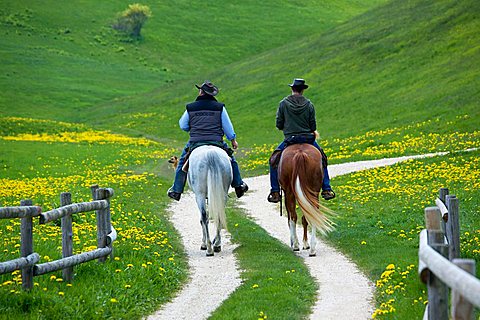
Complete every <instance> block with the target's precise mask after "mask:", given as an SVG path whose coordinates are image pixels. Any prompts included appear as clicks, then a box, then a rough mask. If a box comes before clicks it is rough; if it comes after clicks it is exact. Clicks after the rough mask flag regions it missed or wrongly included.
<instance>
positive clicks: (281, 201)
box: [280, 188, 283, 217]
mask: <svg viewBox="0 0 480 320" xmlns="http://www.w3.org/2000/svg"><path fill="white" fill-rule="evenodd" d="M282 191H283V189H282V188H280V217H281V216H282V215H283V192H282Z"/></svg>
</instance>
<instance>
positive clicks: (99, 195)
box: [94, 188, 111, 262]
mask: <svg viewBox="0 0 480 320" xmlns="http://www.w3.org/2000/svg"><path fill="white" fill-rule="evenodd" d="M108 196H109V192H108V190H107V189H105V188H97V189H96V190H95V197H94V200H105V199H106V200H107V201H108V198H109V197H108ZM95 212H96V217H97V248H106V247H107V235H108V234H109V233H110V231H111V226H110V224H109V222H110V221H108V220H109V216H110V206H108V207H107V208H105V209H100V210H96V211H95ZM106 260H107V257H106V256H105V257H100V258H98V262H105V261H106Z"/></svg>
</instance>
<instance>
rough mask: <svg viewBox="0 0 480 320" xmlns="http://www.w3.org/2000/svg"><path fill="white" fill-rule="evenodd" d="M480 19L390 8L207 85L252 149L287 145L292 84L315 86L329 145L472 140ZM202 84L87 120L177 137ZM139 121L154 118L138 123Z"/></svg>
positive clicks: (454, 10)
mask: <svg viewBox="0 0 480 320" xmlns="http://www.w3.org/2000/svg"><path fill="white" fill-rule="evenodd" d="M479 15H480V3H479V2H478V1H471V0H465V1H455V2H452V1H408V2H406V1H393V2H390V3H389V4H387V5H384V6H381V7H378V8H376V9H373V10H371V11H368V12H367V13H365V14H363V15H361V16H359V17H356V18H354V19H352V20H350V21H348V22H347V23H344V24H342V25H340V26H338V27H336V28H334V29H330V30H327V31H325V32H324V33H322V34H321V35H305V37H302V38H301V39H299V40H297V41H294V42H289V43H286V44H284V45H283V46H282V47H279V48H276V49H274V50H271V51H268V52H265V53H261V54H259V55H256V56H254V57H252V58H249V59H246V60H243V61H240V62H236V63H232V64H229V65H227V66H224V67H223V68H220V69H219V70H217V71H212V72H210V73H208V74H206V75H205V78H209V79H211V80H213V81H215V82H216V83H218V84H219V86H220V88H221V90H222V92H221V95H220V96H219V98H220V99H222V100H223V101H224V102H226V103H227V106H228V108H229V113H230V114H231V117H232V118H233V121H234V124H235V125H236V130H237V131H238V134H239V137H240V138H239V140H240V142H241V143H242V142H243V144H244V145H247V146H251V145H253V144H262V143H275V142H277V141H279V139H281V138H280V136H281V135H280V134H279V133H278V132H277V131H276V130H275V129H274V117H275V110H276V107H277V105H278V101H279V100H280V99H281V98H282V97H283V96H285V95H286V94H288V87H287V86H286V84H288V83H290V81H291V79H292V78H293V77H295V76H300V77H304V78H306V79H307V82H308V83H310V85H311V88H310V89H308V90H307V92H306V95H307V96H308V97H309V98H311V99H312V101H313V102H314V103H315V105H316V106H317V110H318V111H317V118H318V123H319V128H320V133H321V135H322V137H323V138H326V139H330V140H331V139H333V138H346V137H349V136H356V135H360V134H364V133H365V132H368V131H371V130H382V129H386V128H398V127H405V126H408V125H411V124H412V123H421V122H424V121H428V120H435V119H440V120H441V121H440V123H439V124H438V125H435V126H426V127H425V126H423V127H422V128H421V129H417V130H416V132H413V134H420V133H422V132H425V133H430V132H437V133H444V132H455V131H457V130H458V131H460V132H472V131H474V130H475V129H477V128H478V123H479V117H480V108H479V101H480V90H479V88H480V77H479V76H478V75H479V74H480V69H479V68H480V63H479V62H480V50H479V49H480V46H479V43H480V33H479V30H480V19H478V17H479ZM202 79H203V78H202V76H197V77H196V78H192V79H191V80H190V81H188V80H185V81H181V82H179V83H176V84H174V85H171V86H168V87H165V88H161V89H158V90H155V91H152V92H151V93H150V94H148V95H141V96H137V97H133V98H128V99H125V100H122V101H117V102H111V103H106V104H104V105H103V106H102V107H101V108H100V110H101V113H100V114H102V113H103V114H105V116H106V117H105V119H100V120H99V119H98V118H97V117H95V118H96V119H93V118H90V119H91V121H97V122H98V124H100V125H102V126H105V127H110V128H114V127H115V128H121V130H125V131H126V132H128V130H135V131H136V132H141V133H146V134H149V135H153V136H157V137H162V138H163V137H174V136H175V135H177V133H178V129H177V128H176V123H177V119H178V117H179V116H180V115H181V113H182V112H183V105H184V103H185V102H188V101H189V100H192V99H193V97H194V95H195V92H194V90H193V89H192V87H193V83H194V82H195V81H197V82H198V81H201V80H202ZM135 112H142V113H149V112H150V113H152V116H151V117H147V118H144V119H142V120H141V121H135V120H133V119H132V118H131V116H130V115H131V114H132V113H135ZM160 113H161V118H160V117H159V116H158V115H159V114H160ZM465 115H467V116H466V117H462V118H461V120H459V119H457V116H465ZM107 117H108V120H107ZM112 117H113V118H112ZM252 132H255V135H252ZM410 133H412V132H410Z"/></svg>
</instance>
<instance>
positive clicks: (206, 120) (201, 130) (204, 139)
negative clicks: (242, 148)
mask: <svg viewBox="0 0 480 320" xmlns="http://www.w3.org/2000/svg"><path fill="white" fill-rule="evenodd" d="M195 87H197V89H199V91H198V96H197V98H196V99H195V101H194V102H192V103H189V104H187V107H186V110H185V112H184V113H183V115H182V117H181V118H180V121H179V125H180V128H181V129H182V130H184V131H187V132H189V134H190V139H189V140H188V142H187V144H186V145H185V148H184V149H183V152H182V155H181V157H180V160H179V161H178V165H177V169H176V170H175V180H174V182H173V185H172V187H170V189H168V192H167V195H168V196H169V197H170V198H172V199H174V200H177V201H179V200H180V196H181V194H182V193H183V190H184V188H185V182H186V181H187V174H186V172H184V171H183V170H182V167H183V165H184V163H185V158H186V156H187V153H188V152H189V151H191V150H193V149H194V148H195V147H198V146H201V145H207V144H208V145H216V146H218V147H220V148H222V149H224V150H225V151H226V152H227V153H228V155H229V156H230V159H231V164H232V172H233V180H232V184H231V185H232V187H233V188H234V189H235V193H236V195H237V197H238V198H240V197H241V196H243V195H244V194H245V192H246V191H247V190H248V186H247V184H246V183H245V182H243V180H242V177H241V176H240V169H239V168H238V163H237V161H236V160H235V157H234V156H233V150H232V149H230V148H229V147H228V145H227V143H226V142H224V141H223V136H224V135H225V136H226V137H227V139H228V140H230V142H231V143H232V148H233V149H237V148H238V142H237V140H236V134H235V131H234V129H233V125H232V122H231V121H230V118H229V116H228V113H227V109H226V108H225V105H224V104H223V103H221V102H218V101H217V100H216V99H215V96H216V95H217V94H218V88H217V87H216V86H214V85H213V83H211V82H210V81H208V80H205V82H204V83H202V84H201V85H195Z"/></svg>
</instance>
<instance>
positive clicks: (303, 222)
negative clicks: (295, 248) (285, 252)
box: [302, 216, 310, 250]
mask: <svg viewBox="0 0 480 320" xmlns="http://www.w3.org/2000/svg"><path fill="white" fill-rule="evenodd" d="M302 225H303V250H308V249H310V245H309V244H308V237H307V231H308V230H307V227H308V222H307V219H306V218H305V216H302Z"/></svg>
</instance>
